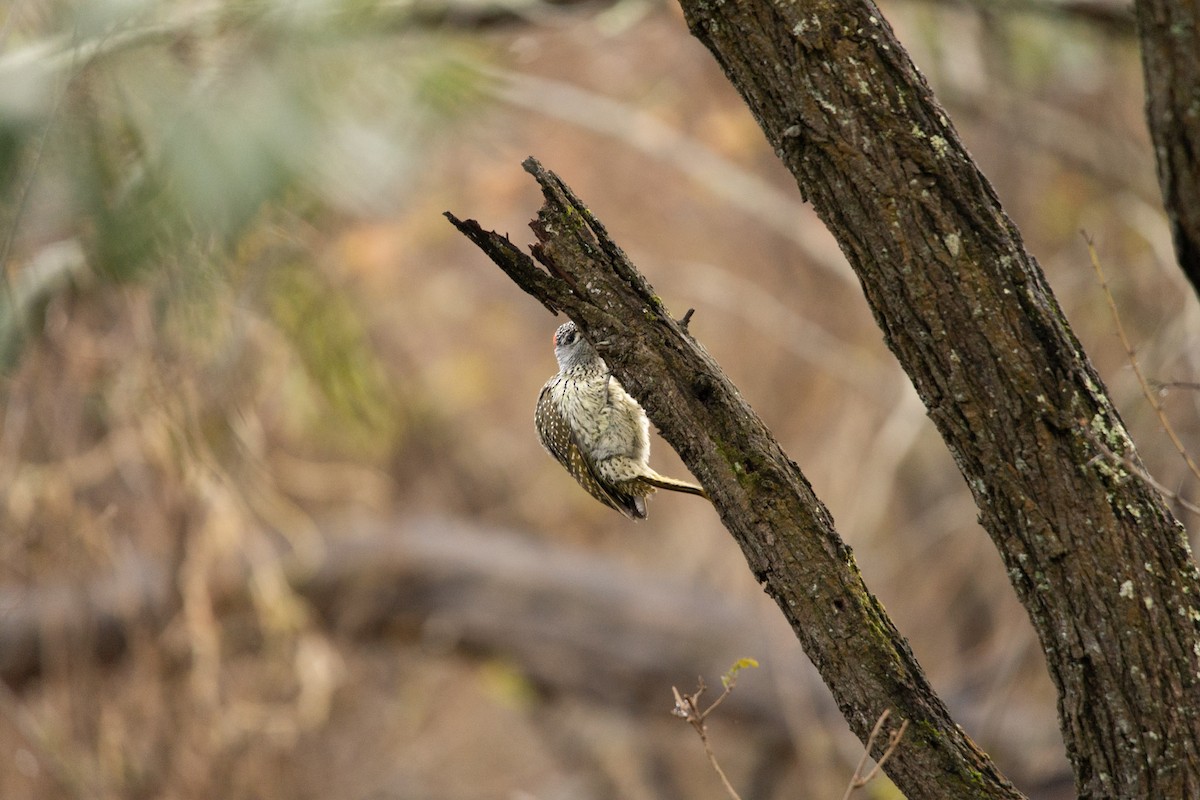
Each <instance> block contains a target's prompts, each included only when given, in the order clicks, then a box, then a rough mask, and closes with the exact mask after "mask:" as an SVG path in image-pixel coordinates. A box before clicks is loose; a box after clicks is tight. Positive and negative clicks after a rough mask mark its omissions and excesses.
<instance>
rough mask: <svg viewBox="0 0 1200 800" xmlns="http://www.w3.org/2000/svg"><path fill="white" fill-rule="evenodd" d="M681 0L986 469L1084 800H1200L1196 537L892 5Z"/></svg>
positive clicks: (991, 529)
mask: <svg viewBox="0 0 1200 800" xmlns="http://www.w3.org/2000/svg"><path fill="white" fill-rule="evenodd" d="M681 4H682V6H683V9H684V13H685V16H686V18H687V21H688V25H689V27H690V28H691V30H692V32H693V34H694V35H696V36H697V37H698V38H699V39H700V40H701V41H702V42H703V43H704V44H705V45H706V46H707V47H708V48H709V49H710V50H711V51H712V52H713V54H714V55H715V56H716V58H717V60H718V62H720V64H721V66H722V67H723V69H724V70H725V72H726V74H727V76H728V77H729V79H730V80H731V81H732V82H733V84H734V85H735V86H736V87H737V89H738V91H739V92H741V94H742V96H743V98H744V99H745V100H746V102H747V104H748V105H749V106H750V109H751V111H752V112H753V114H754V116H755V117H756V118H757V120H758V122H759V124H760V125H761V126H762V128H763V131H764V132H765V133H766V136H767V138H768V140H769V141H770V142H771V144H772V145H773V146H774V148H775V151H776V153H777V154H778V155H779V157H780V158H781V159H782V160H783V161H784V163H785V164H786V165H787V167H788V168H789V169H790V170H791V171H792V173H793V175H794V176H795V177H796V180H797V183H798V184H799V187H800V190H801V192H802V194H804V195H806V196H807V197H808V198H809V199H811V201H812V203H813V205H814V207H815V209H816V211H817V212H818V214H819V215H820V216H821V218H822V219H823V220H824V221H825V223H826V224H827V225H828V226H829V228H830V230H831V231H832V232H833V233H834V235H835V236H836V237H837V239H838V241H839V243H840V244H841V247H842V250H843V252H844V253H845V254H846V256H847V258H848V259H849V261H850V264H851V266H852V267H853V268H854V270H855V271H856V273H857V274H858V276H859V279H860V281H861V282H862V285H863V289H864V291H865V293H866V296H867V300H868V302H869V303H870V305H871V308H872V311H873V313H874V314H875V317H876V320H877V321H878V323H879V325H880V327H881V328H882V330H883V333H884V337H885V339H886V341H887V343H888V345H889V347H890V348H891V349H892V351H893V352H894V353H895V354H896V357H897V358H898V359H899V361H900V363H901V365H902V366H903V367H904V369H905V370H906V371H907V372H908V374H909V376H910V377H911V378H912V380H913V383H914V385H915V386H916V388H917V391H918V392H919V394H920V396H921V398H922V400H923V401H924V402H925V404H926V406H927V407H928V408H929V413H930V416H931V418H932V419H933V421H934V422H935V424H936V425H937V428H938V430H939V431H940V433H941V434H942V436H943V438H944V439H945V441H946V443H947V445H948V446H949V448H950V450H951V452H952V453H953V455H954V458H955V460H956V462H957V463H958V465H959V468H960V470H961V471H962V473H963V475H964V477H965V478H966V480H967V483H968V485H969V487H970V489H971V492H972V494H973V495H974V498H975V501H976V504H977V505H978V507H979V509H980V520H981V522H982V524H983V526H984V527H985V529H986V530H987V531H988V533H989V535H990V536H991V538H992V539H993V541H994V542H995V544H996V547H997V548H998V549H999V551H1000V553H1001V555H1002V557H1003V559H1004V561H1005V564H1006V565H1007V567H1008V571H1009V576H1010V578H1011V580H1012V583H1013V586H1014V587H1015V588H1016V591H1017V594H1018V596H1019V598H1020V599H1021V602H1022V603H1023V604H1024V605H1025V607H1026V609H1027V610H1028V612H1029V615H1030V618H1031V619H1032V621H1033V624H1034V627H1035V628H1036V630H1037V633H1038V636H1039V638H1040V640H1041V644H1042V648H1043V650H1044V651H1045V653H1046V658H1047V662H1048V664H1049V669H1050V673H1051V677H1052V678H1053V680H1054V682H1055V684H1056V686H1057V688H1058V691H1059V714H1060V720H1061V726H1062V730H1063V734H1064V736H1065V739H1066V745H1067V750H1068V754H1069V756H1070V759H1071V762H1072V765H1073V767H1074V769H1075V774H1076V783H1077V788H1078V791H1079V794H1080V796H1081V797H1089V798H1090V797H1155V798H1167V797H1172V798H1174V797H1197V796H1200V636H1198V633H1197V622H1198V621H1200V599H1198V598H1200V576H1198V574H1197V570H1196V567H1195V564H1194V563H1193V562H1192V559H1191V554H1190V551H1189V549H1188V544H1187V539H1186V537H1185V535H1184V532H1183V530H1182V527H1181V526H1180V525H1179V523H1178V522H1177V521H1176V520H1175V519H1174V518H1173V517H1172V516H1171V514H1170V512H1169V511H1168V510H1167V508H1166V507H1165V505H1164V503H1163V501H1162V498H1161V497H1160V496H1159V495H1158V494H1157V493H1156V492H1155V491H1154V490H1153V489H1152V488H1151V487H1150V486H1149V485H1148V484H1147V482H1146V481H1144V480H1143V479H1142V477H1140V475H1141V474H1142V473H1141V470H1140V464H1139V463H1138V460H1137V455H1136V453H1135V451H1134V448H1133V444H1132V443H1131V441H1130V440H1129V437H1128V435H1127V434H1126V432H1125V427H1124V425H1123V424H1122V422H1121V419H1120V417H1119V416H1118V414H1117V412H1116V410H1115V409H1114V408H1113V407H1112V404H1111V403H1110V402H1109V400H1108V398H1107V396H1106V394H1105V390H1104V387H1103V384H1102V382H1101V380H1100V378H1099V377H1098V376H1097V374H1096V372H1095V371H1094V369H1093V368H1092V366H1091V364H1090V363H1089V362H1088V360H1087V357H1086V356H1085V354H1084V353H1083V351H1082V349H1081V347H1080V345H1079V343H1078V342H1077V341H1076V339H1075V337H1074V335H1073V334H1072V333H1071V331H1070V329H1069V327H1068V326H1067V322H1066V320H1065V318H1064V316H1063V314H1062V311H1061V310H1060V308H1059V306H1058V304H1057V302H1056V300H1055V299H1054V296H1053V295H1052V293H1051V291H1050V289H1049V287H1048V286H1047V284H1046V282H1045V279H1044V277H1043V275H1042V272H1041V269H1040V267H1039V266H1038V264H1037V262H1036V261H1035V260H1034V259H1033V258H1032V256H1030V255H1029V254H1028V253H1026V252H1025V249H1024V246H1023V244H1022V242H1021V238H1020V234H1019V233H1018V231H1017V229H1016V227H1015V226H1014V225H1013V223H1012V221H1011V220H1009V218H1008V217H1007V216H1006V215H1005V213H1004V211H1003V210H1002V209H1001V207H1000V204H999V202H998V200H997V198H996V195H995V193H994V192H993V190H992V188H991V186H990V185H989V184H988V182H987V180H986V179H985V178H984V177H983V175H982V174H980V172H979V170H978V169H977V167H976V166H975V164H974V163H973V162H972V161H971V159H970V157H969V155H968V154H967V152H966V150H965V149H964V148H963V146H962V144H961V142H960V141H959V138H958V135H957V133H956V132H955V130H954V128H953V126H952V125H951V124H950V121H949V119H948V118H947V116H946V114H945V112H944V111H943V110H942V109H941V108H940V107H939V106H938V104H937V102H936V100H935V99H934V97H933V95H932V92H931V91H930V89H929V87H928V86H927V85H926V83H925V81H924V79H923V78H922V77H921V75H920V74H919V73H918V72H917V70H916V68H915V67H914V66H913V64H912V63H911V61H910V60H909V58H908V56H907V54H906V53H905V51H904V49H903V48H902V47H901V45H900V43H899V42H898V41H897V40H896V38H895V36H894V35H893V33H892V31H891V29H890V27H889V26H888V24H887V22H886V21H885V20H884V19H883V17H882V15H881V14H880V12H879V10H878V8H876V7H875V5H874V4H873V3H871V2H869V0H839V1H838V2H833V0H809V2H803V3H797V2H787V1H786V0H758V1H757V2H745V3H709V2H696V0H681ZM1183 5H1187V4H1186V3H1185V4H1183ZM1193 33H1194V29H1193ZM1193 55H1194V53H1193ZM1194 152H1197V151H1193V154H1194ZM1193 174H1194V173H1193ZM1082 257H1083V256H1082V255H1081V258H1082Z"/></svg>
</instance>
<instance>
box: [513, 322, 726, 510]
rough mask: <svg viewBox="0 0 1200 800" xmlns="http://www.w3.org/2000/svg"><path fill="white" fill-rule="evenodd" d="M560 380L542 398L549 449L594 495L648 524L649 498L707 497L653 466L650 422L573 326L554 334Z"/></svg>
mask: <svg viewBox="0 0 1200 800" xmlns="http://www.w3.org/2000/svg"><path fill="white" fill-rule="evenodd" d="M554 357H555V358H557V359H558V374H557V375H555V376H554V377H553V378H551V379H550V380H548V381H547V382H546V385H545V386H543V387H542V393H541V395H540V396H539V397H538V404H537V412H536V413H535V414H534V423H535V424H536V425H537V432H538V438H539V439H540V440H541V442H542V447H544V448H546V450H547V451H549V453H550V455H552V456H554V457H555V458H556V459H558V463H560V464H562V465H563V466H564V467H566V468H567V472H570V473H571V477H573V478H574V479H575V480H576V481H578V482H579V485H580V486H582V487H583V488H584V489H587V491H588V493H589V494H590V495H591V496H592V497H594V498H596V499H597V500H599V501H600V502H601V503H604V504H605V505H606V506H610V507H612V508H615V509H616V510H617V511H620V512H621V513H622V514H624V515H625V516H626V517H629V518H631V519H645V517H646V496H647V495H650V494H653V493H654V490H655V489H669V490H671V491H674V492H686V493H687V494H695V495H699V496H700V497H703V498H706V499H707V498H708V494H707V493H706V492H705V491H704V490H703V489H701V488H700V487H699V486H695V485H693V484H691V483H687V482H685V481H679V480H675V479H674V478H668V477H666V476H665V475H659V474H658V473H657V472H655V471H654V470H653V469H651V468H650V464H649V460H650V420H648V419H647V418H646V412H645V411H643V410H642V407H641V406H640V405H638V401H637V400H634V399H633V398H632V397H631V396H630V395H629V393H628V392H626V391H625V388H624V387H623V386H621V383H620V381H618V380H617V379H616V378H615V377H613V374H612V372H610V371H609V369H608V365H607V364H605V363H604V359H602V358H601V357H600V354H599V353H597V352H596V349H595V348H594V347H592V345H591V344H590V343H589V342H588V341H587V340H586V339H584V338H583V336H582V335H581V334H580V333H579V331H578V330H577V329H576V328H575V323H574V322H564V323H563V324H562V325H560V326H559V328H558V330H557V331H555V332H554Z"/></svg>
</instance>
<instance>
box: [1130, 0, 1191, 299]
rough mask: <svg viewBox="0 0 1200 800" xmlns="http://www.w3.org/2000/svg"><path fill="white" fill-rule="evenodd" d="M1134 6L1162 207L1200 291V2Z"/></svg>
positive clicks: (1144, 1) (1153, 1)
mask: <svg viewBox="0 0 1200 800" xmlns="http://www.w3.org/2000/svg"><path fill="white" fill-rule="evenodd" d="M1134 5H1135V7H1136V10H1137V22H1138V35H1139V36H1140V38H1141V42H1142V67H1143V72H1144V73H1145V76H1146V119H1147V122H1148V123H1149V126H1150V138H1151V139H1153V141H1154V154H1155V158H1156V161H1157V163H1158V183H1159V187H1160V188H1161V189H1162V197H1163V206H1164V208H1165V209H1166V212H1167V218H1168V219H1169V220H1170V223H1171V238H1172V239H1173V240H1174V242H1175V254H1176V257H1177V258H1178V260H1179V266H1180V268H1181V269H1183V274H1184V275H1186V276H1187V279H1188V281H1190V282H1191V284H1192V289H1193V290H1194V291H1195V292H1196V293H1197V294H1200V4H1197V3H1195V2H1183V3H1179V2H1172V0H1137V2H1136V3H1135V4H1134Z"/></svg>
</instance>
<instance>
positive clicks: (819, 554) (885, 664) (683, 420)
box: [447, 158, 1021, 800]
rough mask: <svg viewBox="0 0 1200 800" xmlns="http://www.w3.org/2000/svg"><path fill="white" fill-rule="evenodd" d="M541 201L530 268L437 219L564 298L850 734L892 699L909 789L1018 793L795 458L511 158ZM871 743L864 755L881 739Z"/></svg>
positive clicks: (639, 283) (904, 784)
mask: <svg viewBox="0 0 1200 800" xmlns="http://www.w3.org/2000/svg"><path fill="white" fill-rule="evenodd" d="M525 168H526V169H527V170H528V171H529V172H531V173H532V174H533V175H534V177H535V178H537V180H538V183H540V184H541V186H542V192H543V195H544V196H545V204H544V205H543V206H542V209H541V210H540V211H539V212H538V218H537V220H536V221H535V222H534V223H533V224H532V227H533V230H534V233H535V235H536V237H537V239H538V243H537V244H535V245H534V246H533V253H534V255H535V256H536V257H537V258H538V260H539V261H541V262H542V263H543V264H544V265H545V266H546V267H547V268H548V270H549V273H547V272H545V271H543V270H541V269H539V268H538V267H537V266H536V265H535V264H534V263H533V261H532V259H530V258H529V256H527V255H525V254H524V253H522V252H521V251H520V250H518V249H517V248H516V247H515V246H514V245H513V244H512V242H510V241H509V240H508V238H507V237H505V236H501V235H499V234H496V233H492V232H487V231H484V230H483V229H482V228H481V227H480V226H479V225H478V223H476V222H474V221H466V222H463V221H461V220H459V219H457V218H455V217H454V216H453V215H452V214H449V213H447V216H448V217H449V218H450V221H451V222H453V223H454V225H455V226H456V227H458V229H459V230H460V231H462V232H463V233H464V234H466V235H467V236H468V237H470V238H471V239H472V241H474V242H475V243H476V244H478V245H479V246H480V247H481V248H482V249H483V250H484V252H486V253H487V254H488V255H489V256H490V257H491V258H492V259H493V260H494V261H495V262H496V263H497V264H498V265H499V266H500V267H501V268H502V269H504V270H505V272H507V273H508V274H509V276H510V277H512V278H513V280H514V281H516V282H517V284H518V285H520V286H521V287H522V288H523V289H525V290H526V291H527V292H529V293H530V294H532V295H533V296H534V297H537V298H538V299H539V300H541V301H542V303H543V304H545V305H546V306H547V307H548V308H550V309H551V310H553V311H557V310H562V311H565V312H566V313H567V315H568V316H570V317H571V318H572V319H573V320H575V322H576V323H577V324H578V325H579V327H580V329H581V330H582V331H583V332H584V335H585V336H587V337H588V339H589V341H591V342H592V343H594V344H595V345H596V348H597V349H598V350H599V351H600V354H601V355H602V356H604V358H605V360H606V361H607V362H608V366H609V368H611V369H612V371H613V373H614V374H615V375H616V376H617V377H618V378H619V379H620V380H621V382H622V383H623V384H624V386H625V388H626V389H628V390H629V391H630V392H631V393H632V394H633V395H634V396H635V397H637V398H638V400H640V401H641V402H642V404H643V405H644V406H645V408H646V412H647V414H648V415H649V416H650V419H651V420H652V421H653V422H654V424H655V425H656V426H657V427H658V429H659V431H660V432H661V433H662V435H663V437H664V438H665V439H666V440H667V441H668V442H670V443H671V445H672V447H674V448H675V449H676V451H677V452H678V453H679V455H680V456H681V457H682V458H683V460H684V462H685V463H686V464H687V465H688V468H689V469H691V471H692V473H693V474H694V475H695V476H696V477H697V478H699V479H700V481H701V483H703V484H704V487H705V489H707V490H708V494H709V496H710V497H711V498H712V500H713V504H714V505H715V506H716V508H717V510H718V512H719V513H720V515H721V520H722V522H723V523H724V524H725V527H726V528H728V529H729V531H730V533H732V534H733V536H734V538H735V539H736V540H737V542H738V544H739V545H740V546H741V548H742V551H743V553H744V554H745V556H746V560H747V561H748V562H749V565H750V569H751V570H752V571H753V573H754V575H755V577H756V578H757V579H758V580H759V581H760V582H761V583H763V584H764V587H765V588H766V591H767V592H768V593H769V594H770V595H771V597H772V598H774V600H775V601H776V602H777V603H778V605H779V607H780V609H782V611H783V613H784V616H785V617H786V618H787V620H788V622H789V623H790V624H791V626H792V629H793V630H794V631H795V632H796V636H797V637H798V638H799V639H800V642H801V643H802V644H803V646H804V650H805V652H806V653H807V655H808V657H809V658H810V659H811V660H812V662H813V664H814V665H815V666H816V668H817V670H818V671H819V672H820V673H821V676H822V678H823V679H824V680H825V683H826V685H828V686H829V688H830V690H831V692H832V693H833V696H834V699H835V700H836V701H837V704H838V708H839V709H840V710H841V712H842V715H843V716H844V717H845V718H846V720H847V721H848V722H849V723H850V727H851V728H852V729H853V730H854V732H855V733H856V734H857V735H858V737H859V738H860V739H862V740H863V741H864V742H865V741H866V740H867V737H868V736H869V734H870V731H871V728H872V726H873V725H874V723H875V721H876V719H878V717H879V716H880V714H881V713H882V712H883V711H884V710H885V709H889V708H890V709H892V711H893V714H892V717H891V723H890V727H891V728H892V729H894V728H895V727H896V726H899V725H900V723H901V722H902V721H903V720H905V719H907V720H910V722H911V725H910V727H909V728H908V732H907V733H906V735H905V737H904V740H903V741H902V743H901V745H900V747H899V749H898V750H897V751H896V752H895V754H894V755H893V756H892V757H891V758H890V759H889V760H888V761H887V765H886V770H887V773H888V776H889V777H891V778H892V780H893V781H894V782H895V783H896V785H897V786H899V787H900V790H901V791H903V792H904V793H905V795H906V796H908V797H909V798H912V799H913V800H919V799H920V798H931V799H932V798H941V799H943V800H951V799H952V798H953V799H955V800H957V799H958V798H1016V797H1020V796H1021V795H1020V794H1019V793H1018V792H1017V791H1016V790H1015V789H1014V788H1013V787H1012V786H1011V784H1009V782H1008V781H1007V780H1006V779H1005V778H1004V777H1003V776H1002V775H1000V773H999V772H998V771H997V770H996V768H995V766H994V765H993V764H992V762H991V760H990V759H989V758H988V757H987V755H985V754H984V753H983V752H982V751H980V750H979V748H978V747H976V745H975V744H974V743H973V742H972V741H971V740H970V739H969V738H968V737H967V736H966V734H965V733H963V731H962V729H961V728H959V727H958V726H957V725H956V724H955V723H954V721H953V720H952V719H950V716H949V714H948V713H947V711H946V708H945V705H944V704H943V703H942V701H941V700H940V699H939V698H938V697H937V695H936V694H935V693H934V692H933V689H932V688H931V687H930V685H929V682H928V681H927V680H926V678H925V675H924V673H923V672H922V670H921V667H920V665H919V664H917V661H916V659H915V658H914V657H913V654H912V651H911V650H910V649H909V647H908V643H907V642H906V641H905V640H904V638H903V637H902V636H901V635H900V634H899V632H898V631H897V630H896V628H895V626H894V625H893V624H892V622H891V620H890V619H889V618H888V616H887V613H886V612H885V611H884V609H883V607H882V606H881V605H880V604H879V602H878V601H877V600H876V599H875V597H874V596H873V595H872V594H871V593H870V592H869V591H868V590H867V587H866V585H865V584H864V583H863V581H862V576H861V575H860V574H859V571H858V567H857V566H856V565H855V563H854V558H853V556H852V555H851V553H850V549H849V548H848V547H846V545H845V544H844V543H843V542H842V540H841V538H840V537H839V536H838V534H837V532H836V531H835V530H834V527H833V520H832V519H831V518H830V516H829V512H828V511H827V510H826V509H825V507H824V505H822V504H821V502H820V500H818V499H817V498H816V496H815V495H814V494H813V492H812V489H811V487H810V486H809V484H808V481H807V480H806V479H805V477H804V475H803V474H801V472H800V470H799V468H798V467H797V466H796V465H795V464H794V463H793V462H792V461H791V460H790V459H788V457H787V456H786V455H785V454H784V452H783V450H782V449H781V448H780V447H779V444H778V443H777V442H776V441H775V440H774V438H773V437H772V436H771V434H770V432H769V431H768V430H767V429H766V426H764V425H763V422H762V420H760V419H759V418H758V416H757V415H756V414H755V413H754V411H753V409H751V408H750V407H749V406H748V405H747V404H746V402H745V401H744V400H743V399H742V397H741V395H740V394H739V393H738V391H737V389H736V388H735V387H734V386H733V385H732V384H731V383H730V382H729V380H728V378H726V377H725V375H724V373H723V372H722V371H721V370H720V368H719V367H718V366H717V365H716V363H715V362H713V360H712V359H711V358H710V357H709V356H708V354H707V353H706V352H705V351H704V349H703V348H702V347H700V346H699V345H698V344H697V343H696V342H695V341H694V340H693V339H691V337H690V336H689V335H688V334H687V332H686V323H681V322H676V321H675V320H673V319H671V317H670V316H669V315H668V314H667V311H666V309H665V308H664V306H663V304H662V301H661V300H660V299H659V298H658V297H657V295H655V293H654V290H653V289H652V288H651V287H650V285H649V284H648V283H647V282H646V280H645V279H644V278H643V277H642V276H641V275H640V274H639V273H638V272H637V270H636V268H635V267H634V266H633V265H632V264H631V263H630V262H629V260H628V259H627V258H626V256H625V254H624V253H623V252H622V251H621V248H620V247H618V246H617V245H616V244H615V243H614V242H613V241H612V240H611V239H610V238H609V237H608V234H607V232H606V231H605V230H604V227H603V226H602V225H601V224H600V222H599V221H598V220H597V219H596V218H595V217H594V216H593V215H592V213H591V212H590V211H589V210H588V209H587V208H586V207H585V206H584V205H583V204H582V203H581V202H580V201H579V200H578V199H577V198H576V197H575V196H574V194H573V193H572V192H571V190H570V189H569V188H567V187H566V185H565V184H563V183H562V181H561V180H559V178H558V177H557V176H556V175H554V174H553V173H550V172H548V171H546V170H545V169H543V168H542V166H541V165H540V164H538V163H537V162H536V161H535V160H533V159H532V158H531V159H529V160H527V161H526V162H525ZM885 739H886V737H881V739H880V741H879V742H878V744H877V746H876V748H875V755H876V757H878V756H879V755H880V754H881V752H882V750H883V748H884V746H885V744H886V741H885Z"/></svg>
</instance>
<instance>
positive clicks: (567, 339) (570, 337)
mask: <svg viewBox="0 0 1200 800" xmlns="http://www.w3.org/2000/svg"><path fill="white" fill-rule="evenodd" d="M563 344H575V331H567V335H566V336H564V337H563Z"/></svg>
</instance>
